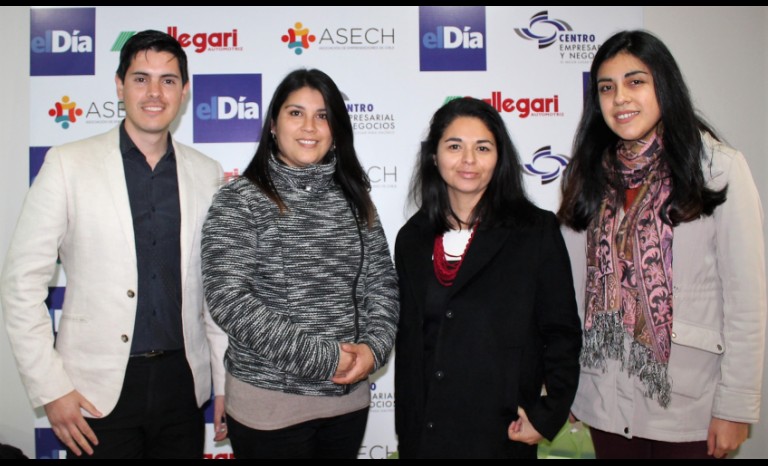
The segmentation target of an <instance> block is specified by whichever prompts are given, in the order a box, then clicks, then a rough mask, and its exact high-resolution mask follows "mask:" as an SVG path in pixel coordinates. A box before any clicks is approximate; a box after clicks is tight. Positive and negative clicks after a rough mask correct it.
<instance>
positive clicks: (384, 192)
mask: <svg viewBox="0 0 768 466" xmlns="http://www.w3.org/2000/svg"><path fill="white" fill-rule="evenodd" d="M30 19H31V37H30V64H31V76H30V82H31V83H30V87H31V92H30V94H31V102H30V109H31V111H30V113H31V124H30V126H31V131H30V133H31V136H30V138H31V140H30V141H29V145H30V149H29V157H30V173H29V179H30V182H31V180H32V179H33V178H34V176H35V174H36V173H37V170H38V169H39V167H40V165H41V163H42V159H43V157H44V155H45V152H46V151H47V149H48V148H49V147H51V146H53V145H57V144H61V143H65V142H69V141H73V140H77V139H81V138H85V137H88V136H92V135H95V134H98V133H101V132H104V131H107V130H108V129H110V128H112V127H113V126H115V125H117V124H118V123H119V122H120V120H121V119H122V117H123V116H124V110H123V108H122V103H121V102H119V101H118V99H117V96H116V92H115V84H114V75H115V70H116V68H117V65H118V60H119V50H120V48H121V46H122V44H124V43H125V41H126V40H127V39H128V38H129V37H131V36H132V35H133V34H135V33H136V32H137V31H140V30H144V29H158V30H162V31H167V32H168V33H169V34H171V35H173V36H174V37H176V38H177V39H178V40H179V42H180V43H181V44H182V45H183V46H184V48H185V50H186V52H187V55H188V58H189V70H190V79H191V83H192V92H191V93H190V97H191V98H190V99H189V100H188V101H187V103H186V105H185V106H184V107H183V109H182V115H181V118H180V119H179V120H178V122H177V124H176V125H175V126H174V128H173V130H174V136H175V137H176V138H177V139H178V140H180V141H181V142H184V143H186V144H190V145H192V146H194V147H195V148H197V149H198V150H200V151H202V152H204V153H206V154H208V155H209V156H211V157H213V158H215V159H217V160H219V161H220V162H221V164H222V165H223V167H224V171H225V172H226V174H227V177H229V178H232V177H236V176H238V174H239V173H240V172H241V171H242V170H243V169H244V168H245V166H246V165H247V164H248V162H249V161H250V158H251V157H252V155H253V153H254V151H255V149H256V146H257V145H258V143H259V141H258V138H259V135H260V130H261V127H262V124H265V123H264V122H263V121H262V117H263V112H264V111H265V110H266V107H267V106H268V105H269V99H270V97H271V95H272V93H273V91H274V88H275V87H276V86H277V84H278V83H279V82H280V81H281V80H282V78H283V77H284V76H285V75H286V74H287V73H289V72H290V71H292V70H294V69H296V68H299V67H306V68H319V69H321V70H323V71H325V72H326V73H328V74H329V75H330V76H331V77H332V78H333V79H334V80H335V81H336V83H337V84H338V86H339V88H340V89H341V91H342V92H343V93H344V95H345V98H346V99H347V110H348V111H349V114H350V116H351V118H352V124H353V126H354V130H355V143H356V148H357V151H358V154H359V156H360V158H361V161H362V163H363V166H364V167H365V169H366V171H367V172H368V175H369V177H370V179H371V183H372V196H373V200H374V202H375V204H376V206H377V208H378V210H379V214H380V216H381V218H382V222H383V224H384V228H385V231H386V233H387V237H388V239H389V241H390V245H391V246H394V239H395V236H396V234H397V231H398V229H399V228H400V226H402V224H403V223H404V222H405V220H406V219H407V217H408V215H409V214H410V213H412V210H410V208H409V207H408V206H407V192H408V185H409V182H410V176H411V171H412V167H413V165H414V161H415V157H416V154H417V151H418V150H419V144H420V141H421V140H422V139H423V138H424V136H425V134H426V130H427V127H428V124H429V119H430V117H431V116H432V114H433V113H434V112H435V110H437V108H438V107H440V106H441V105H442V104H443V103H444V102H446V101H447V100H449V99H453V98H456V97H462V96H472V97H477V98H482V99H485V100H487V101H488V102H489V103H491V105H493V106H494V107H495V108H496V109H497V110H498V111H499V112H500V113H501V114H502V115H503V117H504V120H505V122H506V123H507V126H508V128H509V131H510V133H511V134H512V139H513V141H514V143H515V144H516V146H517V148H518V151H519V153H520V155H521V158H522V161H523V163H524V164H525V169H526V173H527V175H529V176H526V187H527V189H528V192H529V194H530V195H531V197H532V199H533V200H534V201H535V202H536V203H537V204H538V205H539V206H541V207H543V208H546V209H550V210H556V208H557V203H558V200H559V177H560V173H561V171H562V169H563V167H564V166H565V165H566V164H567V162H568V160H569V159H568V156H569V151H570V147H571V141H572V137H573V133H574V131H575V129H576V125H577V123H578V119H579V116H580V112H581V108H582V103H583V95H584V83H585V82H586V78H585V74H586V73H587V72H588V70H589V65H590V62H591V59H592V57H593V56H594V53H595V51H596V50H597V48H598V47H599V46H600V44H601V43H602V41H604V40H605V39H606V38H607V37H609V36H610V35H611V34H613V33H614V32H616V31H618V30H621V29H630V28H639V27H641V26H642V7H614V6H612V7H575V6H574V7H563V6H552V7H547V6H500V7H493V6H402V7H383V6H371V7H362V6H353V7H340V6H328V7H320V6H317V7H312V6H287V7H278V6H267V7H231V6H227V7H212V6H204V7H171V6H159V7H154V6H153V7H127V6H114V7H105V6H100V7H56V8H49V7H32V9H31V18H30ZM552 286H558V284H557V283H553V284H552ZM65 287H66V277H65V276H64V274H63V273H59V274H58V275H57V277H55V279H54V282H53V283H52V284H51V294H50V299H49V305H50V308H51V316H52V318H53V320H54V328H55V327H56V325H57V323H58V322H57V320H58V319H57V313H58V312H60V311H59V310H60V308H61V303H62V300H63V296H64V292H65ZM371 398H372V401H371V415H370V417H369V423H368V430H367V432H366V436H365V440H364V442H363V447H362V448H361V450H360V457H361V458H387V457H393V456H396V449H397V439H396V437H395V433H394V418H393V417H394V414H393V413H394V409H393V408H394V404H395V397H394V389H393V369H392V365H391V364H390V365H388V366H387V367H385V368H384V369H382V370H381V371H379V372H378V373H376V374H375V375H374V376H373V377H372V379H371ZM210 419H211V413H210V410H209V412H208V420H209V421H210ZM48 427H49V425H48V423H47V420H46V419H45V418H44V417H41V418H39V419H37V420H36V445H37V451H36V455H37V457H38V458H43V457H47V458H57V457H61V456H62V454H63V451H62V449H61V446H60V444H58V442H57V441H56V439H55V436H54V435H53V433H52V431H51V430H50V429H49V428H48ZM208 431H209V435H208V438H209V443H208V445H207V446H206V456H207V457H210V458H229V457H231V449H230V447H229V445H228V443H226V442H225V443H218V444H214V443H213V442H212V440H210V439H212V438H213V432H212V425H210V424H209V426H208ZM565 443H567V442H565ZM553 447H554V445H553V446H552V450H549V448H550V446H547V447H545V448H547V451H546V452H545V453H546V454H554V453H555V452H554V448H553ZM568 454H570V455H571V456H580V455H584V454H585V453H584V452H583V451H582V446H580V445H575V446H572V447H571V448H570V453H567V452H566V455H568Z"/></svg>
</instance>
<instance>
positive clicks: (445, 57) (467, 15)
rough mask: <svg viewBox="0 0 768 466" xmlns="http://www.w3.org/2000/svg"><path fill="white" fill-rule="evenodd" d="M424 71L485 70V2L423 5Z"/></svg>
mask: <svg viewBox="0 0 768 466" xmlns="http://www.w3.org/2000/svg"><path fill="white" fill-rule="evenodd" d="M419 39H420V44H419V60H420V68H421V71H485V70H486V56H485V7H484V6H420V7H419Z"/></svg>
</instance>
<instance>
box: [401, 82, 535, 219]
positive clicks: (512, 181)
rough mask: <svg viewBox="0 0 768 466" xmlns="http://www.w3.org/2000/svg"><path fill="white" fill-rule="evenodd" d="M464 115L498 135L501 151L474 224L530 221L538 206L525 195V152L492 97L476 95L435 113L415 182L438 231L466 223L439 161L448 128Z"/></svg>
mask: <svg viewBox="0 0 768 466" xmlns="http://www.w3.org/2000/svg"><path fill="white" fill-rule="evenodd" d="M459 117H472V118H477V119H479V120H480V121H482V122H483V124H485V126H486V128H488V130H489V131H490V132H491V134H493V137H494V139H495V140H496V148H497V154H498V155H497V157H498V158H497V161H496V167H495V168H494V170H493V175H492V176H491V181H490V182H489V183H488V187H487V188H486V190H485V192H484V193H483V195H482V197H481V198H480V201H479V202H478V203H477V205H476V206H475V208H474V210H473V211H472V214H471V216H470V218H469V224H470V225H474V224H475V223H476V222H477V221H478V220H482V221H481V223H480V227H481V228H488V227H493V226H497V225H505V226H508V225H512V224H525V223H528V222H530V221H531V219H532V218H533V216H532V212H533V211H534V209H535V207H534V205H533V204H532V203H531V202H530V201H529V200H528V198H527V197H526V195H525V188H524V185H523V170H522V168H521V166H520V157H519V156H518V154H517V150H516V149H515V146H514V145H513V144H512V139H511V138H510V136H509V132H508V131H507V127H506V126H505V125H504V120H502V118H501V116H500V115H499V112H498V111H496V109H495V108H493V107H492V106H491V105H489V104H488V103H487V102H484V101H482V100H479V99H475V98H470V97H464V98H460V99H455V100H452V101H450V102H448V103H446V104H444V105H443V106H442V107H440V108H439V109H438V110H437V112H435V114H434V115H433V116H432V121H431V123H430V126H429V133H428V135H427V139H426V140H425V141H424V142H422V143H421V151H420V152H419V157H418V162H417V166H416V169H415V171H414V175H413V179H412V182H411V189H410V196H411V199H412V200H413V201H414V203H415V204H416V205H417V206H419V208H420V209H421V210H422V211H424V212H425V213H426V214H427V217H428V218H429V222H430V224H431V225H432V227H433V228H434V230H435V234H440V233H443V232H446V231H448V230H449V229H450V228H451V224H461V219H459V218H458V216H457V215H456V213H455V212H454V211H453V210H452V209H451V204H450V201H449V199H448V189H447V187H446V184H445V181H444V180H443V178H442V177H441V176H440V172H439V171H438V169H437V166H436V164H435V155H436V154H437V148H438V145H439V144H440V140H441V139H442V137H443V135H444V133H445V130H446V128H448V126H449V125H450V124H451V123H453V121H454V120H455V119H457V118H459ZM452 220H453V221H452Z"/></svg>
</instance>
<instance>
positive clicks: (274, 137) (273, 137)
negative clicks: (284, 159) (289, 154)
mask: <svg viewBox="0 0 768 466" xmlns="http://www.w3.org/2000/svg"><path fill="white" fill-rule="evenodd" d="M272 139H275V140H276V139H277V136H276V135H275V132H274V131H272Z"/></svg>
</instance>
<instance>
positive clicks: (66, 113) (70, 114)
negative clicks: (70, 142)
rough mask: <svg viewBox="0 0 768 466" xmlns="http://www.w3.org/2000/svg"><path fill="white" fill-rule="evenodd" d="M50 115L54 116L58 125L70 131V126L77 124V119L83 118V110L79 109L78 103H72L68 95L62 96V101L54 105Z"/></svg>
mask: <svg viewBox="0 0 768 466" xmlns="http://www.w3.org/2000/svg"><path fill="white" fill-rule="evenodd" d="M48 115H50V116H52V117H53V119H54V121H56V123H61V127H62V128H64V129H69V126H70V125H72V124H75V123H77V118H78V117H81V116H83V109H82V108H78V106H77V103H76V102H72V101H70V99H69V96H68V95H65V96H62V97H61V101H59V102H56V103H55V104H53V108H51V109H49V110H48Z"/></svg>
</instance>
